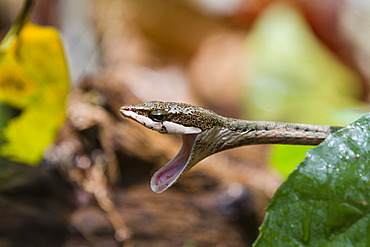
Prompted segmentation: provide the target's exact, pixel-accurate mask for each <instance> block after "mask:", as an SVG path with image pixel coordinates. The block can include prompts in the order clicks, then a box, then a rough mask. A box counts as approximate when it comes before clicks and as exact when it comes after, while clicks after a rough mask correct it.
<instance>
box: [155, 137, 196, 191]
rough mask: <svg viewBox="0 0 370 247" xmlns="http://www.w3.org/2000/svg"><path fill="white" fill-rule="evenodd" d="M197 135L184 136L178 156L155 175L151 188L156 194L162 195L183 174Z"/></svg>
mask: <svg viewBox="0 0 370 247" xmlns="http://www.w3.org/2000/svg"><path fill="white" fill-rule="evenodd" d="M196 137H197V134H189V135H182V141H183V143H182V147H181V149H180V151H179V152H178V153H177V155H176V156H175V157H174V158H173V159H172V160H170V161H169V162H168V163H167V164H166V165H164V166H163V167H162V168H161V169H159V170H158V171H157V172H156V173H154V175H153V177H152V179H151V181H150V187H151V188H152V190H153V191H154V192H156V193H162V192H163V191H165V190H166V189H167V188H169V187H170V186H171V185H172V184H173V183H175V182H176V181H177V180H178V178H179V177H180V176H181V175H182V174H183V172H184V170H185V168H186V167H187V165H188V163H189V157H190V153H191V151H192V148H193V144H194V142H195V139H196Z"/></svg>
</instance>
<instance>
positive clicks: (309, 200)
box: [254, 114, 370, 247]
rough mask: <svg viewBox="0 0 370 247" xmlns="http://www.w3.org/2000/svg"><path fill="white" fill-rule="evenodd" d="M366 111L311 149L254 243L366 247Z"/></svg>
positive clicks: (369, 238) (369, 221) (369, 123)
mask: <svg viewBox="0 0 370 247" xmlns="http://www.w3.org/2000/svg"><path fill="white" fill-rule="evenodd" d="M369 140H370V114H368V115H365V116H364V117H362V118H361V119H359V120H358V121H356V122H355V123H353V124H351V125H349V126H348V127H346V128H344V129H342V130H339V131H338V132H336V133H334V134H333V135H332V136H330V137H328V138H327V140H325V141H324V142H323V143H322V144H320V145H319V146H317V147H316V148H314V149H312V150H309V151H308V153H307V156H306V158H305V159H304V160H303V162H302V163H301V164H300V165H299V166H298V168H297V169H296V170H295V171H294V172H293V173H292V174H291V175H290V176H289V177H288V179H287V180H286V182H284V183H283V185H281V187H280V188H279V189H278V191H277V192H276V194H275V195H274V198H273V199H272V201H271V203H270V205H269V206H268V208H267V213H266V217H265V220H264V222H263V224H262V227H261V229H260V230H261V235H260V236H259V238H258V239H257V241H256V243H255V245H254V246H336V247H337V246H370V234H369V232H370V142H369Z"/></svg>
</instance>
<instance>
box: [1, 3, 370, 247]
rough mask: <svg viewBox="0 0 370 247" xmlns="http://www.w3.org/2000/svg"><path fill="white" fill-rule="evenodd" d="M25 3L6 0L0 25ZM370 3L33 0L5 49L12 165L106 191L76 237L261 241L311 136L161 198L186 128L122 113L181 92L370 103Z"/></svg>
mask: <svg viewBox="0 0 370 247" xmlns="http://www.w3.org/2000/svg"><path fill="white" fill-rule="evenodd" d="M23 3H24V1H20V0H17V1H14V0H0V36H1V37H4V36H5V34H6V33H7V32H8V30H9V28H10V26H11V25H12V23H14V20H15V18H16V15H17V13H18V12H19V10H20V9H21V5H22V4H23ZM369 14H370V2H369V1H368V0H357V1H351V0H324V1H306V0H291V1H281V0H232V1H230V0H219V1H211V0H176V1H174V0H155V1H153V0H94V1H90V0H79V1H73V0H63V1H58V0H36V1H35V4H34V6H33V10H32V14H31V21H32V22H34V23H36V24H37V25H39V26H35V25H32V24H29V25H27V26H26V27H25V29H24V32H22V33H20V35H19V36H17V40H15V41H14V43H13V45H12V46H9V47H7V48H6V49H2V50H1V51H0V102H1V104H0V133H1V137H2V139H1V141H0V145H1V146H0V153H1V155H2V159H1V160H0V162H4V164H5V163H6V164H8V161H16V162H18V163H19V164H20V165H24V164H32V165H36V164H40V163H43V164H44V166H42V167H41V168H35V169H42V168H45V167H59V168H60V167H62V170H64V171H67V172H66V173H67V174H68V175H66V176H67V177H68V179H69V180H72V181H74V183H75V184H77V185H79V187H80V188H82V191H84V192H85V193H87V194H89V195H94V196H95V199H96V201H97V202H98V204H99V207H100V208H102V209H104V211H105V212H106V215H108V216H106V215H104V214H102V213H99V210H94V209H92V206H91V205H92V204H94V203H93V202H91V200H87V199H86V198H87V197H88V196H82V194H83V193H82V192H81V193H77V194H76V195H75V201H77V203H76V204H77V209H76V210H75V211H74V212H73V214H72V215H71V216H70V215H68V217H67V218H68V219H71V220H70V224H71V225H72V226H73V229H74V231H75V232H78V233H79V234H80V235H81V236H83V237H81V236H80V235H78V234H72V233H71V232H70V231H69V230H68V229H65V232H66V234H67V237H66V239H67V240H66V244H65V246H78V244H77V243H80V242H83V243H86V242H88V243H91V242H94V243H97V242H99V241H100V242H99V243H103V242H104V241H105V242H104V243H105V245H104V246H116V245H115V244H117V242H120V241H123V240H125V241H131V244H133V245H134V246H135V245H136V244H138V245H139V244H140V243H141V244H143V245H142V246H149V245H145V244H148V242H150V244H151V245H150V246H156V244H157V245H158V246H163V244H166V245H167V246H169V245H170V246H183V245H186V246H189V245H191V246H214V245H215V244H216V243H217V244H224V245H225V246H245V245H249V244H250V243H252V242H253V240H254V239H255V238H256V236H257V227H258V225H259V223H260V222H261V219H262V218H263V215H264V207H265V206H266V204H267V202H268V201H269V199H270V198H271V197H272V195H273V194H274V192H275V190H276V188H277V187H278V186H279V184H280V183H281V181H282V178H283V177H285V176H287V175H288V174H289V173H290V172H291V171H292V170H293V169H294V168H295V166H296V165H297V164H298V163H299V162H300V161H301V160H302V158H303V157H304V154H305V151H306V150H307V149H308V148H310V147H291V146H273V147H272V146H264V145H263V146H257V147H256V146H254V147H244V148H240V149H237V150H231V151H227V152H224V153H221V154H217V155H215V156H213V157H210V158H209V159H207V160H205V161H204V162H202V164H200V165H198V166H197V167H195V168H194V171H193V172H192V173H189V176H188V180H186V178H185V179H184V181H183V182H180V183H179V184H178V185H176V186H174V188H172V189H171V190H170V191H168V192H166V193H165V194H164V195H161V196H160V197H158V196H157V195H155V196H154V195H152V194H151V193H152V192H151V191H150V189H149V186H148V181H149V178H150V174H152V173H153V171H154V170H155V169H157V168H158V167H159V166H160V165H163V164H164V162H166V161H167V160H169V159H170V158H171V157H172V156H173V155H174V153H176V152H177V150H178V148H179V145H180V143H179V139H176V137H168V136H162V135H159V134H157V133H152V132H150V131H147V130H145V129H144V128H141V127H140V126H136V125H135V124H131V123H129V122H126V121H125V120H122V119H121V118H120V116H119V115H118V111H117V109H118V108H119V107H120V106H121V105H124V104H135V103H140V102H143V101H149V100H163V101H169V100H170V101H183V102H188V103H192V104H196V105H201V106H203V107H206V108H210V109H212V110H214V111H216V112H218V113H219V114H221V115H225V116H229V117H235V118H243V119H251V120H271V121H286V122H303V123H313V124H331V125H347V124H349V123H351V122H352V121H354V120H356V119H357V118H358V117H359V116H361V115H363V114H364V113H365V112H367V111H368V103H369V100H370V97H369V92H370V91H369V83H370V73H369V70H368V69H367V68H368V67H369V65H370V47H369V44H370V43H369V42H368V40H369V39H370V37H369V34H370V32H369V31H370V30H369V27H370V25H369V24H370V23H369V18H368V16H369ZM45 25H48V26H53V28H55V29H57V30H58V31H59V33H60V35H61V37H62V40H63V46H64V48H62V46H61V42H60V41H59V38H58V34H57V33H56V32H55V30H54V29H51V28H49V27H42V26H45ZM63 49H64V50H65V52H66V54H67V59H66V60H67V65H66V64H65V60H64V55H63V53H62V52H63ZM66 66H68V70H69V71H68V70H67V67H66ZM69 75H70V77H71V83H72V90H71V91H69V90H70V88H69ZM9 78H10V79H9ZM15 82H18V84H15ZM19 83H21V84H19ZM17 85H20V87H17ZM13 89H14V90H13ZM67 97H68V101H67V106H65V105H64V103H63V102H65V101H66V98H67ZM65 119H66V120H65ZM62 123H64V125H63V126H62V127H60V126H61V124H62ZM57 130H59V135H58V137H57V138H55V137H56V136H55V134H56V131H57ZM141 150H145V152H143V151H141ZM41 160H42V162H41ZM51 164H52V165H54V166H52V165H51ZM4 167H5V166H4ZM37 171H38V170H37ZM3 174H7V175H6V176H12V175H13V176H14V174H17V176H19V174H18V173H12V172H7V173H3ZM9 174H10V175H9ZM3 176H5V175H3ZM4 181H5V180H4ZM6 181H11V179H10V180H6ZM27 183H28V182H25V183H24V186H27ZM17 184H18V183H17ZM12 185H13V184H12ZM112 185H115V186H112ZM4 186H5V187H6V185H4ZM99 186H100V187H99ZM0 187H1V186H0ZM102 188H103V189H104V190H107V191H110V190H114V191H115V195H116V196H115V197H114V200H113V201H114V202H115V203H116V204H118V205H119V206H118V209H117V211H114V210H113V211H112V208H113V209H114V207H113V206H109V205H112V204H110V203H112V200H111V197H110V196H109V195H110V194H109V193H108V192H107V193H105V194H106V195H107V197H104V196H103V197H99V195H100V196H101V193H100V194H99V193H98V192H97V191H99V189H102ZM108 188H109V189H108ZM196 192H202V193H201V194H202V195H203V197H202V198H207V200H205V199H204V201H202V200H201V199H200V198H197V193H196ZM103 194H104V193H103ZM138 194H140V195H142V196H141V197H140V198H138V197H137V196H136V195H138ZM215 194H217V196H216V195H215ZM122 195H125V197H124V199H122V198H123V197H122ZM44 199H45V198H44V197H43V196H42V195H41V196H40V198H38V200H44ZM185 199H186V202H187V203H188V204H191V205H193V207H190V208H191V209H190V208H189V207H187V206H186V205H185V204H184V203H181V202H183V201H182V200H185ZM166 202H171V203H167V204H166ZM162 203H163V204H162ZM169 204H172V205H177V209H178V210H177V211H173V210H171V209H172V208H171V207H170V205H169ZM104 205H105V206H104ZM107 205H108V206H107ZM95 209H96V208H95ZM182 210H184V211H182ZM22 212H23V211H22ZM117 212H119V213H118V215H120V217H122V220H121V221H118V222H117V221H114V220H112V219H119V218H120V217H117ZM138 212H140V213H138ZM183 212H187V213H186V214H184V213H183ZM4 215H5V213H4V214H3V215H2V216H3V219H4V218H6V217H5V216H4ZM35 215H37V214H35ZM112 215H113V216H112ZM148 215H149V216H148ZM197 215H198V216H199V215H203V218H205V219H213V222H211V221H209V223H204V222H205V221H204V220H202V219H201V218H202V217H198V216H197ZM160 216H162V217H160ZM69 217H71V218H69ZM85 217H86V218H92V219H94V220H95V221H94V222H93V223H92V222H90V223H88V222H86V221H85V219H86V218H85ZM176 219H183V220H182V221H181V220H179V222H178V221H176ZM0 220H1V217H0ZM148 221H149V222H151V223H152V224H149V225H148V224H147V222H148ZM246 221H248V224H246ZM143 222H145V223H143ZM180 222H182V223H180ZM189 222H190V223H189ZM225 222H226V223H225ZM220 223H222V224H220ZM202 224H206V227H205V229H201V230H199V228H197V227H199V226H201V225H202ZM143 225H145V226H147V227H139V226H143ZM180 225H181V227H180ZM219 225H222V226H223V227H224V228H222V227H221V228H220V226H219ZM154 226H157V228H156V229H154ZM228 227H230V228H231V229H233V230H230V228H228ZM99 229H104V230H105V231H103V232H104V233H106V234H105V235H104V234H100V233H101V232H99ZM225 231H228V232H231V236H230V237H229V238H227V239H225V238H224V232H225ZM112 232H114V233H115V234H114V233H112ZM130 232H132V233H133V235H130V234H129V233H130ZM0 233H1V229H0ZM180 233H181V234H180ZM99 234H100V235H99ZM103 235H104V236H105V238H103V237H101V238H99V237H97V236H103ZM3 236H7V235H6V234H4V235H1V234H0V237H3ZM114 236H116V237H114ZM130 236H131V238H130ZM140 236H147V238H146V241H148V242H145V240H143V238H140ZM179 236H181V237H179ZM41 239H42V238H41ZM81 239H83V240H81ZM107 239H108V240H107ZM0 240H1V239H0ZM84 241H85V242H84ZM108 242H109V244H107V243H108ZM0 243H1V241H0ZM39 246H41V245H39ZM54 246H56V245H54Z"/></svg>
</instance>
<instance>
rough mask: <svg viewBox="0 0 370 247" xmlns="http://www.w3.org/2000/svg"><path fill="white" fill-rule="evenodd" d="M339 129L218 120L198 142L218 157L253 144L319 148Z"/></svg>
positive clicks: (293, 124) (306, 125)
mask: <svg viewBox="0 0 370 247" xmlns="http://www.w3.org/2000/svg"><path fill="white" fill-rule="evenodd" d="M340 128H341V127H334V126H328V125H311V124H296V123H280V122H267V121H248V120H240V119H232V118H226V117H220V120H219V124H218V125H217V126H213V127H212V128H210V129H208V130H206V131H205V132H204V135H203V136H200V137H199V138H200V139H201V140H200V141H201V143H207V145H203V146H206V147H207V149H208V152H210V153H217V152H220V151H223V150H226V149H231V148H235V147H240V146H244V145H254V144H290V145H318V144H319V143H321V142H322V141H324V140H325V139H326V138H327V137H328V135H330V134H332V133H333V132H335V131H337V130H339V129H340Z"/></svg>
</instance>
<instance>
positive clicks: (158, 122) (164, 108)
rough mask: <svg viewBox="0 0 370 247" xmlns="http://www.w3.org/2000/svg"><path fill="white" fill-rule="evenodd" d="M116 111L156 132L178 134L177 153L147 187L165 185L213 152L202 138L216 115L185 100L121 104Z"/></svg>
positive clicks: (158, 189)
mask: <svg viewBox="0 0 370 247" xmlns="http://www.w3.org/2000/svg"><path fill="white" fill-rule="evenodd" d="M120 113H121V114H122V115H123V116H124V117H128V118H130V119H133V120H135V121H136V122H138V123H140V124H142V125H143V126H145V127H147V128H149V129H152V130H155V131H158V132H159V133H162V134H172V135H182V140H183V145H182V147H181V149H180V151H179V152H178V154H177V155H176V156H175V157H174V158H173V159H171V160H170V161H169V162H168V163H167V164H166V165H164V166H163V167H162V168H160V169H159V170H158V171H157V172H156V173H154V175H153V177H152V179H151V189H152V190H153V191H154V192H156V193H162V192H163V191H165V190H166V189H168V188H169V187H170V186H171V185H173V184H174V183H175V182H177V181H178V180H179V178H180V177H181V176H182V175H184V174H185V173H186V172H187V171H189V169H190V168H191V167H193V166H194V165H195V164H196V163H198V162H199V161H201V160H202V159H204V158H205V157H207V156H209V155H211V154H212V153H213V152H212V149H211V148H212V147H210V145H208V144H207V143H206V140H207V136H208V135H209V134H210V132H214V127H215V126H216V125H217V123H218V121H219V119H218V115H217V114H216V113H214V112H212V111H210V110H207V109H204V108H200V107H195V106H192V105H189V104H185V103H175V102H160V101H151V102H147V103H144V104H140V105H131V106H123V107H121V109H120ZM206 144H207V145H206Z"/></svg>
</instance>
